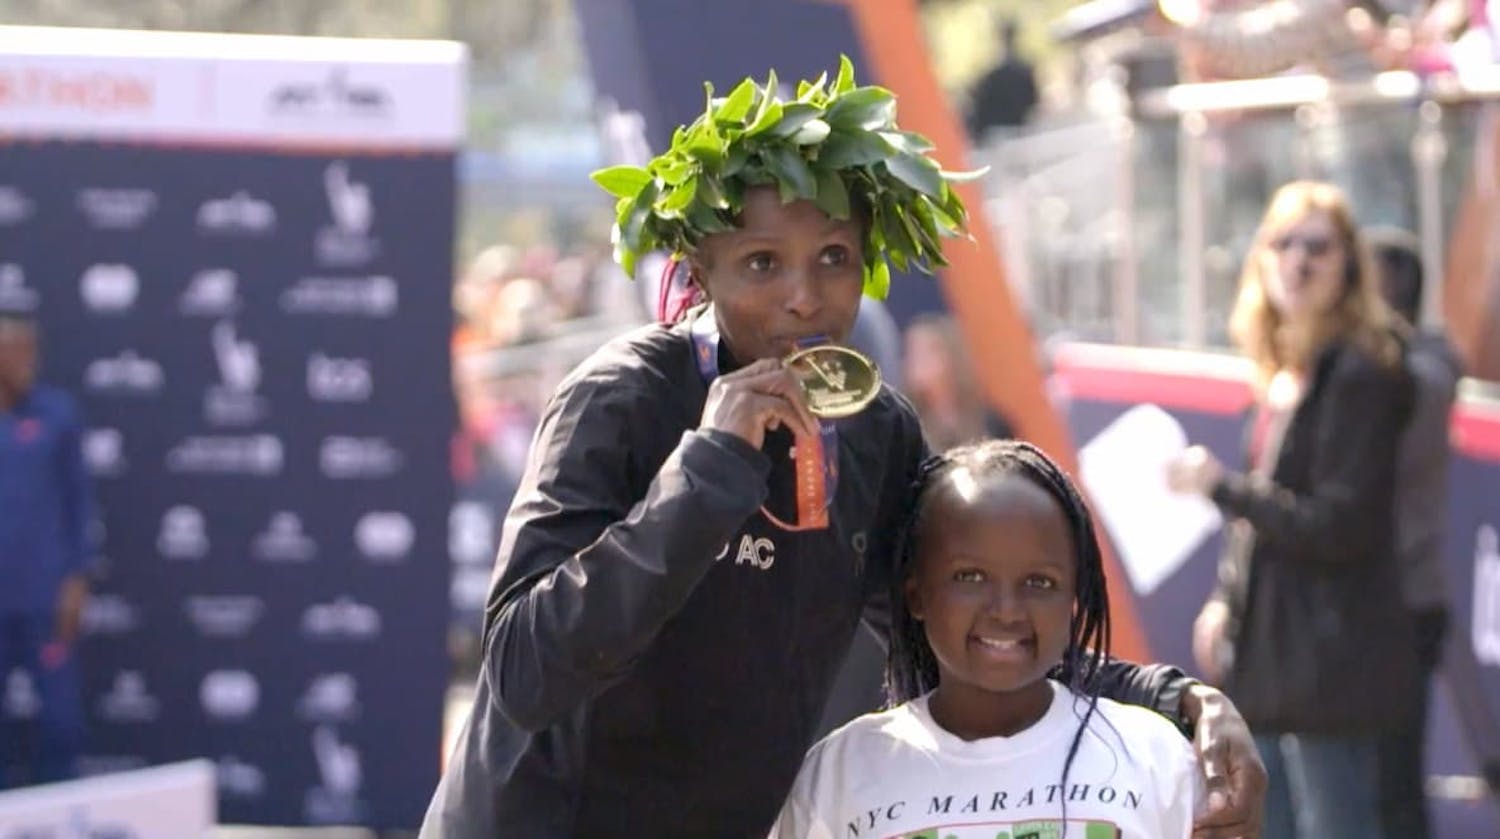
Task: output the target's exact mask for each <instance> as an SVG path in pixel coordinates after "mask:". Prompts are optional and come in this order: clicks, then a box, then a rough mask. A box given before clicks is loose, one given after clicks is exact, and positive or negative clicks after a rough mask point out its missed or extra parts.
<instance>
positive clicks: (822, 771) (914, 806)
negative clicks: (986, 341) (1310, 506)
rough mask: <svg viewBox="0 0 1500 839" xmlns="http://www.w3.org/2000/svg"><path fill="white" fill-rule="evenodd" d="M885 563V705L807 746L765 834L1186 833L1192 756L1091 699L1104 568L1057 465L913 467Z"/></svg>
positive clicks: (961, 457)
mask: <svg viewBox="0 0 1500 839" xmlns="http://www.w3.org/2000/svg"><path fill="white" fill-rule="evenodd" d="M900 556H901V560H900V568H899V569H898V577H897V580H896V583H895V585H894V586H893V587H892V588H893V597H894V598H895V606H896V612H895V619H894V621H893V625H892V628H891V631H890V657H889V660H888V663H887V667H886V679H887V689H888V691H889V693H890V697H891V701H892V704H893V705H894V706H895V707H893V708H891V709H890V710H888V711H885V712H883V713H877V714H868V715H866V716H863V717H860V718H859V719H856V720H855V721H853V722H852V723H850V724H848V725H846V726H844V727H843V728H841V729H839V730H838V731H835V732H834V733H833V734H831V735H829V736H828V738H827V739H825V740H823V741H822V742H820V743H818V744H817V745H816V746H814V747H813V748H812V750H811V751H810V752H809V753H808V755H807V759H806V761H805V762H804V763H803V765H802V771H801V772H800V774H799V775H798V777H797V782H796V785H795V787H794V788H793V790H792V793H791V796H790V798H789V799H788V800H787V802H786V804H785V806H784V807H783V808H782V811H781V817H780V820H779V821H778V823H777V825H776V827H775V829H774V830H773V832H772V836H773V837H775V839H793V837H795V839H818V838H819V837H828V838H829V839H833V837H838V839H853V838H854V837H869V836H874V837H893V836H894V837H905V839H919V838H920V839H927V837H932V839H948V837H954V838H955V839H966V838H967V837H980V836H982V837H985V839H996V837H1004V839H1023V837H1038V839H1042V838H1043V837H1045V838H1046V839H1052V837H1062V836H1065V835H1066V836H1071V837H1078V839H1115V838H1116V837H1119V838H1120V839H1134V837H1141V839H1146V837H1150V839H1170V837H1187V836H1189V835H1190V834H1191V832H1192V823H1193V813H1194V810H1195V804H1196V799H1197V797H1198V792H1197V789H1198V782H1197V779H1198V769H1197V766H1196V763H1195V760H1194V756H1193V752H1192V748H1191V746H1190V745H1189V744H1188V743H1187V741H1186V740H1184V739H1183V738H1182V736H1181V735H1180V734H1178V732H1177V731H1176V729H1175V728H1174V727H1173V726H1172V724H1171V723H1170V722H1168V721H1167V720H1166V718H1164V717H1161V716H1158V715H1156V714H1155V713H1153V712H1151V711H1147V710H1145V709H1141V708H1133V707H1129V706H1126V705H1121V704H1119V703H1116V702H1113V701H1111V700H1109V699H1103V698H1100V696H1099V691H1098V684H1097V676H1098V674H1099V672H1100V666H1101V665H1102V663H1103V661H1104V651H1105V650H1106V649H1107V647H1108V645H1109V605H1108V601H1107V599H1106V594H1105V587H1104V568H1103V561H1102V560H1101V558H1100V554H1099V546H1098V543H1097V541H1096V540H1095V537H1094V529H1093V524H1092V523H1091V521H1090V519H1089V513H1088V509H1087V508H1086V507H1085V506H1084V503H1083V501H1082V499H1081V498H1080V497H1079V494H1078V491H1077V490H1076V489H1074V487H1073V485H1072V484H1071V483H1070V482H1069V480H1068V478H1067V477H1066V476H1065V475H1064V474H1063V472H1062V470H1061V469H1060V468H1058V466H1057V465H1056V464H1054V463H1053V462H1052V461H1051V460H1049V459H1048V458H1047V456H1046V455H1045V454H1043V453H1042V452H1041V451H1040V450H1039V449H1037V448H1035V447H1034V446H1031V445H1029V444H1027V443H1022V442H1017V441H1010V440H1006V441H989V442H985V443H979V444H975V445H972V446H965V447H962V448H958V449H953V450H951V451H950V452H948V453H947V454H945V455H942V456H939V457H935V458H932V459H930V460H928V461H927V463H925V464H924V465H923V467H922V469H921V471H920V472H919V476H918V478H917V487H916V491H915V503H914V506H913V509H912V513H911V518H910V521H909V522H908V526H907V528H906V530H905V537H904V542H903V546H902V550H901V552H900ZM897 703H899V704H897Z"/></svg>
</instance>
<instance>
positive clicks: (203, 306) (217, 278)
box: [177, 268, 240, 317]
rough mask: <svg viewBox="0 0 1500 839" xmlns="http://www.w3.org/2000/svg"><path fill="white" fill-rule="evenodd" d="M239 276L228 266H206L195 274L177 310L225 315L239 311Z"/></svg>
mask: <svg viewBox="0 0 1500 839" xmlns="http://www.w3.org/2000/svg"><path fill="white" fill-rule="evenodd" d="M238 289H239V276H238V275H237V274H235V273H234V272H233V271H231V270H229V269H228V268H205V269H203V270H202V271H199V272H198V273H196V274H194V275H193V279H192V282H190V283H188V287H187V289H186V290H184V291H183V292H182V297H180V298H178V300H177V310H178V311H180V312H182V313H183V314H185V315H200V316H208V317H223V316H225V315H232V314H234V313H235V312H237V311H239V308H240V296H239V290H238Z"/></svg>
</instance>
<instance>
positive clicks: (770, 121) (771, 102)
mask: <svg viewBox="0 0 1500 839" xmlns="http://www.w3.org/2000/svg"><path fill="white" fill-rule="evenodd" d="M783 110H784V107H783V106H782V104H781V103H780V102H778V101H776V100H775V99H772V98H771V97H770V95H767V96H766V98H765V99H762V100H761V108H760V111H759V112H758V113H757V114H756V116H755V121H754V122H752V123H751V124H750V127H749V128H746V129H745V136H746V137H758V136H760V135H761V134H764V133H766V132H767V131H770V130H771V129H772V128H773V127H774V126H775V125H776V124H777V123H778V122H780V121H781V114H782V111H783Z"/></svg>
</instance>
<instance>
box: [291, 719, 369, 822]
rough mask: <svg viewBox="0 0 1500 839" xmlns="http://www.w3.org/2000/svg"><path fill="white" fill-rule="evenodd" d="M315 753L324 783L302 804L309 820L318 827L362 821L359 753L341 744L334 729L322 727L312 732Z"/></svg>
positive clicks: (361, 775)
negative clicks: (318, 825) (320, 825)
mask: <svg viewBox="0 0 1500 839" xmlns="http://www.w3.org/2000/svg"><path fill="white" fill-rule="evenodd" d="M312 751H313V758H314V759H315V760H316V761H317V764H318V777H319V779H320V780H321V783H320V784H318V785H317V786H316V787H313V788H312V789H310V790H308V791H307V796H306V798H305V799H304V800H303V804H304V810H305V813H306V816H307V820H308V821H310V822H313V823H316V824H332V823H341V824H347V823H353V822H359V821H362V820H363V818H364V811H365V803H364V802H363V801H361V800H360V798H359V792H360V789H361V787H363V786H364V770H363V767H362V766H361V765H360V759H359V749H357V748H355V747H354V746H353V744H350V743H345V742H343V741H341V740H340V739H339V736H338V732H337V731H335V730H334V729H333V727H332V726H327V725H320V726H318V727H317V728H314V729H313V732H312Z"/></svg>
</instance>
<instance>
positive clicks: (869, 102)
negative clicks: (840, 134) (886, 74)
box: [823, 85, 896, 131]
mask: <svg viewBox="0 0 1500 839" xmlns="http://www.w3.org/2000/svg"><path fill="white" fill-rule="evenodd" d="M895 117H896V95H895V94H894V93H891V92H890V91H889V90H886V89H885V88H883V87H875V86H874V85H870V86H867V87H857V88H855V89H854V90H851V91H849V92H848V93H846V94H844V95H843V96H840V97H839V98H838V99H836V100H834V103H833V104H832V105H829V106H828V114H827V115H826V116H824V117H823V118H824V119H826V120H827V121H828V123H829V124H830V125H832V126H833V127H834V128H860V129H863V130H865V131H874V130H876V129H878V128H886V127H888V126H889V125H890V124H891V121H892V120H894V119H895Z"/></svg>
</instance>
